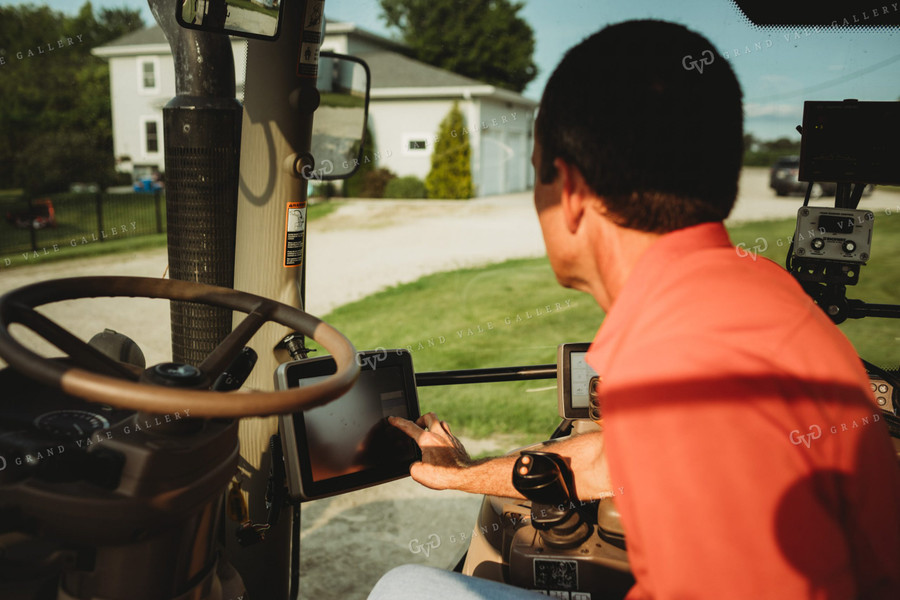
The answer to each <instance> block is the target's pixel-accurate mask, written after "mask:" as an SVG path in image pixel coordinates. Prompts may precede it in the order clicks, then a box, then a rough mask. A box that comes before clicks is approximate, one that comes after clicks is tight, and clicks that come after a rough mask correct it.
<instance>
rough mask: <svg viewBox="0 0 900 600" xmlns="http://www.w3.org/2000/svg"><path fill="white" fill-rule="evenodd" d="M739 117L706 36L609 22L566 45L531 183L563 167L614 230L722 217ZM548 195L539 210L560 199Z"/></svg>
mask: <svg viewBox="0 0 900 600" xmlns="http://www.w3.org/2000/svg"><path fill="white" fill-rule="evenodd" d="M742 122H743V115H742V107H741V90H740V86H739V84H738V82H737V79H736V78H735V76H734V73H733V72H732V70H731V68H730V67H729V65H728V63H727V62H726V61H725V60H724V59H723V58H722V57H721V56H720V55H719V54H718V53H717V52H716V51H715V49H714V48H713V47H712V46H711V44H710V43H709V42H708V41H707V40H706V39H705V38H703V37H702V36H700V35H698V34H696V33H693V32H691V31H689V30H688V29H686V28H684V27H682V26H680V25H675V24H672V23H664V22H660V21H629V22H625V23H620V24H618V25H612V26H610V27H607V28H605V29H603V30H601V31H600V32H598V33H596V34H594V35H593V36H591V37H589V38H588V39H586V40H584V41H583V42H581V43H580V44H579V45H577V46H575V47H574V48H572V49H571V50H570V51H569V52H568V53H567V54H566V56H565V57H564V58H563V61H562V62H561V63H560V65H559V66H558V67H557V68H556V71H554V73H553V75H552V76H551V78H550V80H549V82H548V83H547V87H546V89H545V90H544V95H543V98H542V100H541V107H540V114H539V117H538V120H537V126H536V135H535V159H536V165H535V167H536V169H537V177H538V179H539V182H538V184H539V185H538V188H540V187H542V184H543V186H546V185H548V184H551V183H553V182H554V181H555V180H557V177H558V175H559V173H558V168H557V166H556V165H555V164H554V163H555V161H557V160H562V161H563V162H565V163H566V164H567V165H569V166H571V167H572V168H573V169H575V170H577V172H578V173H579V174H580V176H581V177H583V180H584V182H585V184H586V185H587V187H588V188H589V190H590V191H592V192H593V193H594V194H595V195H596V196H597V198H598V199H599V200H600V202H601V203H602V209H603V211H604V213H605V214H606V215H607V217H608V218H609V219H610V220H611V221H613V222H614V223H616V224H617V225H619V226H621V227H624V228H628V229H634V230H638V231H644V232H651V233H665V232H668V231H673V230H676V229H681V228H684V227H690V226H691V225H696V224H699V223H704V222H711V221H721V220H723V219H724V218H725V217H726V216H728V213H729V212H730V211H731V207H732V206H733V204H734V200H735V197H736V195H737V180H738V174H739V171H740V166H741V159H742V154H743V128H742ZM536 192H537V189H536ZM546 192H547V190H546V189H544V190H543V192H542V193H540V194H539V193H536V194H535V201H536V204H537V208H538V210H539V211H540V210H542V208H543V207H545V206H546V205H548V204H552V203H554V202H555V201H558V198H555V197H554V194H548V193H546Z"/></svg>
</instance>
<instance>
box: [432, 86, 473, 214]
mask: <svg viewBox="0 0 900 600" xmlns="http://www.w3.org/2000/svg"><path fill="white" fill-rule="evenodd" d="M425 188H426V189H427V190H428V197H429V198H452V199H465V198H471V197H472V194H473V191H474V190H473V186H472V167H471V150H470V149H469V136H468V130H467V129H466V127H465V121H464V120H463V114H462V111H461V110H459V105H458V104H457V103H456V102H454V103H453V107H452V108H451V109H450V112H449V113H447V116H446V117H444V120H443V121H441V125H440V127H439V129H438V135H437V139H436V140H435V142H434V152H433V153H432V155H431V171H429V172H428V176H427V177H426V178H425Z"/></svg>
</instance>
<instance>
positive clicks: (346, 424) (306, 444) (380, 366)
mask: <svg viewBox="0 0 900 600" xmlns="http://www.w3.org/2000/svg"><path fill="white" fill-rule="evenodd" d="M357 362H358V364H359V365H360V374H359V379H358V380H357V382H356V384H354V386H353V387H352V388H351V389H350V391H348V392H347V393H346V394H344V395H343V396H341V397H339V398H337V399H336V400H333V401H331V402H329V403H328V404H325V405H323V406H318V407H315V408H311V409H309V410H304V411H300V412H297V413H293V414H290V415H283V416H282V417H281V420H280V426H281V440H282V446H283V448H284V457H285V468H286V472H287V478H288V489H289V492H290V494H291V497H293V498H301V499H303V500H312V499H315V498H322V497H325V496H332V495H335V494H341V493H344V492H349V491H352V490H356V489H360V488H364V487H368V486H371V485H376V484H379V483H383V482H386V481H390V480H393V479H398V478H400V477H404V476H406V475H408V474H409V466H410V465H411V464H412V463H414V462H416V461H417V460H419V458H420V453H419V448H418V446H417V445H416V443H415V442H413V441H412V440H411V439H410V438H409V437H408V436H407V435H406V434H404V433H403V432H402V431H400V430H399V429H397V428H395V427H393V426H392V425H390V424H389V423H388V422H387V417H389V416H398V417H403V418H406V419H410V420H412V421H415V420H416V419H418V418H419V400H418V396H417V394H416V384H415V373H414V372H413V368H412V357H411V356H410V354H409V352H408V351H406V350H384V349H380V350H376V351H368V352H360V353H359V354H358V355H357ZM334 372H335V363H334V360H333V359H332V358H331V357H329V356H323V357H317V358H311V359H306V360H299V361H294V362H289V363H285V364H283V365H281V366H280V367H278V370H277V371H276V384H277V387H278V388H279V389H285V388H290V387H298V386H306V385H311V384H313V383H316V382H318V381H321V380H322V379H323V378H325V377H327V376H328V375H331V374H332V373H334Z"/></svg>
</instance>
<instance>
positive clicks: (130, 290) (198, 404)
mask: <svg viewBox="0 0 900 600" xmlns="http://www.w3.org/2000/svg"><path fill="white" fill-rule="evenodd" d="M124 296H130V297H142V298H159V299H168V300H183V301H188V302H198V303H200V304H206V305H209V306H217V307H220V308H228V309H232V310H237V311H241V312H244V313H247V316H246V317H245V318H244V320H243V321H241V322H240V323H239V324H238V325H237V326H236V327H235V328H234V330H233V331H232V332H231V333H230V334H228V336H226V337H225V339H224V340H223V341H222V342H221V343H220V344H219V345H218V346H216V348H215V349H214V350H213V351H212V352H211V353H210V354H209V356H207V357H206V358H205V359H204V360H203V362H202V363H201V364H200V365H198V366H197V367H196V368H194V367H190V366H181V365H172V364H171V363H168V364H167V363H163V365H157V366H156V367H151V368H150V369H147V370H146V371H145V370H143V369H141V368H139V367H135V366H132V365H128V364H125V363H120V362H118V361H116V360H114V359H111V358H109V357H107V356H106V355H105V354H103V353H102V352H100V351H99V350H96V349H95V348H93V347H92V346H89V345H88V344H87V343H85V342H83V341H81V340H80V339H78V338H77V337H75V336H74V335H73V334H72V333H70V332H68V331H67V330H65V329H63V328H62V327H60V326H59V325H57V324H56V323H54V322H53V321H51V320H50V319H48V318H47V317H45V316H43V315H41V314H40V313H38V312H37V311H36V310H34V309H35V307H38V306H41V305H43V304H48V303H50V302H58V301H62V300H74V299H78V298H96V297H124ZM269 321H272V322H275V323H279V324H281V325H285V326H287V327H290V328H292V329H294V330H295V331H298V332H300V333H302V334H303V335H306V336H308V337H310V338H312V339H313V340H315V341H316V342H318V343H319V344H321V345H322V346H324V347H325V349H326V350H327V351H328V352H330V353H331V355H332V356H333V357H334V360H335V362H336V363H337V371H336V372H335V373H334V374H333V375H331V376H329V377H327V378H326V379H325V380H323V381H320V382H318V383H315V384H313V385H310V386H306V387H301V388H292V389H289V390H283V391H277V392H227V393H223V392H214V391H210V390H208V389H202V388H204V387H205V388H208V387H209V385H210V384H211V383H212V382H213V381H215V379H216V377H217V376H218V375H220V374H221V373H222V372H223V371H224V370H225V369H226V368H227V367H228V366H229V365H230V364H231V361H232V360H233V359H234V357H235V356H236V355H237V353H239V352H240V350H241V349H242V348H243V347H244V345H245V344H246V342H247V341H249V340H250V338H252V337H253V335H254V334H255V333H256V332H257V331H258V330H259V328H260V327H262V326H263V325H264V324H265V323H267V322H269ZM12 323H19V324H21V325H23V326H25V327H27V328H28V329H31V330H32V331H34V332H35V333H37V334H38V335H40V336H41V337H42V338H44V339H45V340H47V341H48V342H50V343H51V344H53V345H54V346H56V347H57V348H59V349H60V350H62V351H63V352H64V353H65V354H66V355H68V357H69V358H70V359H71V362H72V363H74V366H73V365H71V364H65V363H63V362H60V361H55V360H51V359H49V358H45V357H43V356H40V355H39V354H35V353H34V352H32V351H30V350H28V349H27V348H25V347H24V346H22V345H21V344H20V343H19V342H17V341H16V340H15V339H14V338H13V337H12V336H11V335H10V333H9V325H10V324H12ZM0 357H2V358H3V359H5V360H6V361H7V362H8V363H9V365H10V366H12V367H13V368H14V369H16V370H17V371H19V372H20V373H22V374H23V375H25V376H27V377H30V378H32V379H35V380H37V381H40V382H42V383H45V384H48V385H51V386H54V387H57V388H59V389H61V390H62V391H63V392H65V393H67V394H71V395H73V396H77V397H79V398H82V399H84V400H88V401H90V402H99V403H106V404H109V405H111V406H115V407H118V408H124V409H129V410H139V411H145V412H150V413H156V414H167V413H170V412H174V411H184V410H185V409H188V410H190V414H191V416H197V417H232V418H233V417H246V416H256V415H259V416H262V415H274V414H286V413H291V412H296V411H297V410H299V409H301V408H311V407H313V406H319V405H322V404H325V403H326V402H328V401H329V400H333V399H335V398H337V397H339V396H340V395H342V394H343V393H344V392H346V391H347V390H349V389H350V387H351V386H352V385H353V384H354V382H355V381H356V378H357V377H358V376H359V365H358V364H357V362H356V360H355V358H356V349H355V348H354V347H353V344H351V343H350V341H349V340H348V339H347V338H346V337H344V335H343V334H341V333H340V332H339V331H338V330H336V329H335V328H334V327H332V326H331V325H328V324H327V323H325V322H324V321H321V320H319V319H317V318H316V317H313V316H312V315H309V314H307V313H305V312H303V311H301V310H299V309H297V308H293V307H291V306H288V305H286V304H282V303H280V302H276V301H274V300H269V299H267V298H263V297H261V296H256V295H253V294H248V293H246V292H239V291H237V290H233V289H228V288H222V287H217V286H213V285H206V284H202V283H193V282H188V281H179V280H175V279H155V278H149V277H72V278H68V279H56V280H50V281H44V282H40V283H34V284H31V285H27V286H24V287H21V288H19V289H16V290H13V291H11V292H8V293H7V294H5V295H3V296H2V297H0ZM160 368H162V369H163V370H166V369H168V370H169V371H174V372H175V373H176V375H182V376H184V375H185V374H187V376H188V378H189V379H191V381H193V382H194V385H193V386H192V387H191V388H184V387H165V386H160V385H154V384H152V383H151V379H152V373H153V372H154V369H157V370H158V369H160ZM148 375H150V376H149V377H148Z"/></svg>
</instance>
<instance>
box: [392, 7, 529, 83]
mask: <svg viewBox="0 0 900 600" xmlns="http://www.w3.org/2000/svg"><path fill="white" fill-rule="evenodd" d="M380 1H381V8H382V11H383V13H382V18H383V19H384V20H385V22H386V23H387V25H388V27H395V28H397V29H399V30H400V33H401V38H402V40H403V42H404V43H406V44H407V45H408V46H409V47H410V50H411V51H412V55H413V57H414V58H416V59H418V60H421V61H422V62H425V63H428V64H430V65H434V66H436V67H440V68H442V69H447V70H449V71H453V72H454V73H459V74H460V75H465V76H466V77H471V78H472V79H477V80H479V81H484V82H485V83H490V84H492V85H497V86H500V87H504V88H507V89H510V90H513V91H516V92H521V91H522V90H523V89H525V86H526V85H528V83H529V82H530V81H531V80H532V79H534V78H535V76H536V75H537V66H536V65H535V64H534V61H533V60H532V54H534V31H533V30H532V29H531V26H530V25H528V23H527V22H526V21H525V20H524V19H523V18H522V17H520V16H519V11H520V10H522V7H523V6H524V3H521V2H513V1H511V0H465V1H461V0H380Z"/></svg>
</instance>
